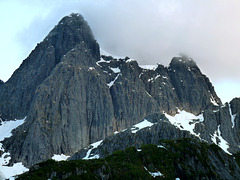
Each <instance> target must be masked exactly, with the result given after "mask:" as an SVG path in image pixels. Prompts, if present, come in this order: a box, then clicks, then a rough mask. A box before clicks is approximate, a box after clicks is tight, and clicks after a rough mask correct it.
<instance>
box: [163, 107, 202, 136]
mask: <svg viewBox="0 0 240 180" xmlns="http://www.w3.org/2000/svg"><path fill="white" fill-rule="evenodd" d="M164 114H165V116H166V117H167V118H168V119H169V121H170V123H171V124H173V125H174V126H176V127H178V128H179V129H181V130H186V131H189V132H190V133H191V134H193V135H195V136H197V137H199V138H200V134H196V133H195V132H194V128H195V124H196V123H201V122H203V121H204V117H203V114H200V115H198V116H195V115H194V114H192V113H189V112H186V111H184V110H182V111H178V114H176V115H175V116H171V115H169V114H167V113H164Z"/></svg>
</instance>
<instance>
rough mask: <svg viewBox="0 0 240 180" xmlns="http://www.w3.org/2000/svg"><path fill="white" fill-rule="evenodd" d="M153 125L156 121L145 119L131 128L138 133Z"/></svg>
mask: <svg viewBox="0 0 240 180" xmlns="http://www.w3.org/2000/svg"><path fill="white" fill-rule="evenodd" d="M152 125H154V123H151V122H149V121H148V120H146V119H144V120H143V121H142V122H140V123H138V124H135V125H133V127H132V128H131V131H132V133H136V132H137V131H139V130H140V129H143V128H146V127H151V126H152Z"/></svg>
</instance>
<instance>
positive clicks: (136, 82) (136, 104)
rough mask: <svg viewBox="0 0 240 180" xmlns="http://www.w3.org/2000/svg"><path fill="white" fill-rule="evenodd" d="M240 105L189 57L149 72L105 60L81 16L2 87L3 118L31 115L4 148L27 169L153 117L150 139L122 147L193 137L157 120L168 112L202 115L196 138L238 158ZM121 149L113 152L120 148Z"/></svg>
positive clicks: (62, 26)
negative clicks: (225, 98) (226, 100)
mask: <svg viewBox="0 0 240 180" xmlns="http://www.w3.org/2000/svg"><path fill="white" fill-rule="evenodd" d="M239 107H240V100H239V99H238V98H236V99H234V100H232V101H231V102H230V105H229V104H225V105H223V104H222V102H221V100H220V98H219V97H218V96H217V94H216V92H215V90H214V87H213V85H212V83H211V82H210V80H209V79H208V77H207V76H206V75H204V74H202V72H201V70H200V69H199V68H198V66H197V65H196V63H195V62H194V61H193V60H192V59H191V58H189V57H185V56H184V57H174V58H173V59H172V60H171V62H170V64H169V66H168V67H164V66H163V65H160V64H159V65H158V66H157V67H156V69H152V70H151V69H144V68H142V67H141V66H139V65H138V63H137V61H135V60H131V59H129V58H128V57H126V58H114V57H112V56H109V55H103V54H101V55H100V49H99V45H98V43H97V42H96V40H95V39H94V37H93V34H92V32H91V29H90V27H89V26H88V24H87V22H86V21H84V19H83V17H82V16H81V15H79V14H71V15H70V16H66V17H64V18H63V19H62V20H61V21H60V22H59V23H58V25H57V26H56V27H54V29H53V30H52V31H51V32H50V33H49V34H48V36H47V37H46V38H45V39H44V40H43V41H42V42H41V43H39V44H38V45H37V47H36V48H35V49H34V50H33V51H32V52H31V54H30V55H29V57H28V58H27V59H26V60H24V61H23V63H22V64H21V65H20V67H19V68H18V69H17V70H16V71H15V72H14V74H13V75H12V77H11V78H10V79H9V80H8V81H7V82H6V83H0V114H1V115H2V118H3V119H4V120H8V119H11V118H13V119H15V118H22V117H25V116H27V118H26V121H25V123H24V124H23V125H21V126H19V127H18V128H17V129H15V130H14V131H13V132H12V133H13V136H11V137H10V138H7V139H5V140H4V141H3V146H4V148H5V149H6V150H7V151H9V152H10V153H11V158H12V159H11V163H14V162H18V161H21V162H23V163H24V165H26V166H27V167H30V166H32V165H34V164H36V163H39V162H41V161H44V160H47V159H50V158H51V157H52V156H53V155H54V154H62V153H63V154H66V155H73V154H74V153H76V152H77V151H79V150H80V149H82V148H84V147H86V146H87V145H89V144H91V143H93V142H96V141H99V140H102V139H105V138H106V139H107V138H108V137H110V138H111V137H112V135H113V134H114V132H116V131H118V132H120V131H122V130H124V129H127V128H130V127H131V126H132V125H134V124H136V123H139V122H141V121H142V120H143V119H145V118H146V119H148V117H151V116H153V117H152V119H153V120H154V121H153V122H154V123H157V122H158V124H156V125H154V128H153V130H149V129H145V130H142V132H145V133H142V134H139V137H138V139H137V138H136V136H137V135H136V134H135V135H132V133H131V132H130V131H126V132H125V134H127V135H123V136H122V139H128V140H129V141H126V142H129V144H127V145H126V146H124V147H121V148H126V147H127V146H131V145H134V143H135V144H136V143H137V142H138V143H139V144H138V145H141V143H148V141H149V143H150V142H151V143H152V142H156V141H158V140H159V139H173V138H181V137H191V138H196V136H194V135H192V134H189V132H187V130H186V129H184V128H181V126H179V127H178V126H176V125H175V124H173V123H171V122H170V120H169V119H168V120H167V119H165V120H166V121H168V122H166V121H159V119H158V118H157V117H158V116H161V117H162V116H165V118H167V117H166V114H168V115H169V116H168V117H169V118H170V119H171V117H175V116H176V115H178V114H179V111H185V112H189V113H192V114H193V115H195V116H197V115H200V114H202V115H203V116H204V122H198V123H195V122H194V121H192V120H191V123H195V124H194V129H193V132H194V133H195V134H200V135H199V136H200V138H201V139H203V140H206V141H207V142H209V143H211V142H216V144H219V143H221V142H223V140H225V141H227V142H228V143H229V144H230V146H231V147H230V151H231V152H236V151H239V146H238V144H239V142H240V140H239V134H238V130H239V127H240V126H239V123H238V122H239V121H238V120H239V119H240V111H239ZM164 113H166V114H164ZM155 116H156V117H155ZM170 116H171V117H170ZM150 119H151V118H150ZM189 122H190V120H189ZM180 124H181V123H180ZM233 124H234V125H233ZM164 129H165V132H164ZM137 134H138V133H137ZM145 135H147V136H148V137H149V139H147V138H146V137H145ZM119 136H120V135H119ZM132 136H133V137H132ZM134 138H136V139H134ZM151 138H152V139H151ZM154 138H155V139H154ZM221 138H222V139H223V140H222V139H221ZM213 139H214V140H213ZM144 140H146V142H145V141H144ZM117 142H121V141H120V140H118V139H117V140H115V143H114V144H115V145H116V147H117ZM130 142H131V143H132V144H131V143H130ZM116 147H113V148H112V150H111V151H110V152H109V153H110V154H111V153H112V152H113V151H115V150H119V149H117V148H116ZM109 148H111V146H109ZM80 156H83V155H80Z"/></svg>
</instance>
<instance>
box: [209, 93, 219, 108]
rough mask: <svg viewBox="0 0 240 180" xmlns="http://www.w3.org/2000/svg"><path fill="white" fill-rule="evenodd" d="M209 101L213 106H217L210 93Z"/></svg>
mask: <svg viewBox="0 0 240 180" xmlns="http://www.w3.org/2000/svg"><path fill="white" fill-rule="evenodd" d="M210 101H211V103H212V104H213V105H214V106H218V103H217V102H216V100H215V99H214V97H213V95H212V94H211V95H210Z"/></svg>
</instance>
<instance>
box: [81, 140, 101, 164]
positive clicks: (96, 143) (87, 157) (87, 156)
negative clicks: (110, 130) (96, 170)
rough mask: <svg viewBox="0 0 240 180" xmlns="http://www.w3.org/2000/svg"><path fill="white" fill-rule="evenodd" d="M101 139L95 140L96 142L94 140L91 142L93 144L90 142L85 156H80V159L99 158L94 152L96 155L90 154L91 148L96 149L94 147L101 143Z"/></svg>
mask: <svg viewBox="0 0 240 180" xmlns="http://www.w3.org/2000/svg"><path fill="white" fill-rule="evenodd" d="M102 141H103V140H101V141H97V142H95V143H93V144H90V145H89V146H88V147H89V148H90V149H89V150H88V152H87V154H86V156H85V157H84V158H82V159H85V160H88V159H98V158H99V155H98V154H96V155H94V156H91V151H92V150H93V149H96V148H97V147H98V146H99V145H100V144H101V143H102ZM90 156H91V157H90Z"/></svg>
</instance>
